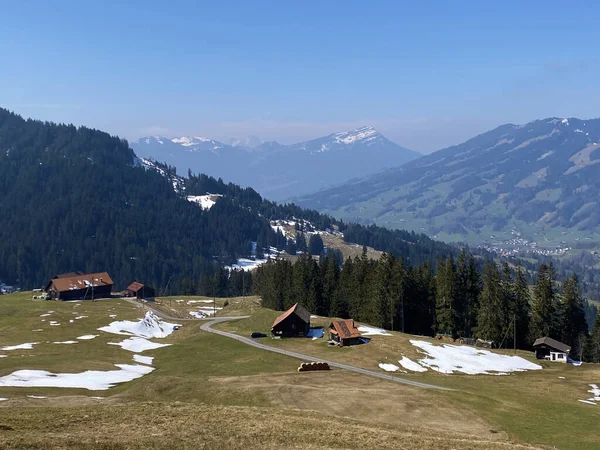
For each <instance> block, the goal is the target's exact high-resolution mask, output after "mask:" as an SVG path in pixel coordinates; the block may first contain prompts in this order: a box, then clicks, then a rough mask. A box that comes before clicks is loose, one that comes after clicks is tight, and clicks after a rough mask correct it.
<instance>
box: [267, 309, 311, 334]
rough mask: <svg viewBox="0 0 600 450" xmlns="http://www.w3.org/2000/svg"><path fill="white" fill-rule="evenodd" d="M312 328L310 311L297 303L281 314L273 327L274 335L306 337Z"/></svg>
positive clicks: (272, 332)
mask: <svg viewBox="0 0 600 450" xmlns="http://www.w3.org/2000/svg"><path fill="white" fill-rule="evenodd" d="M309 330H310V313H309V312H308V311H307V310H306V308H304V307H303V306H302V305H300V304H298V303H296V304H295V305H294V306H292V307H291V308H290V309H288V310H287V311H286V312H284V313H283V314H281V315H280V316H279V317H278V318H277V319H275V322H273V327H272V328H271V336H273V337H306V336H307V335H308V332H309Z"/></svg>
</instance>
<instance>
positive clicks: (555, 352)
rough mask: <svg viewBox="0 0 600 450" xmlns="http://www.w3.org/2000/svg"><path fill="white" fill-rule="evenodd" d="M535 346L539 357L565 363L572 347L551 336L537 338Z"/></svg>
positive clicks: (536, 355)
mask: <svg viewBox="0 0 600 450" xmlns="http://www.w3.org/2000/svg"><path fill="white" fill-rule="evenodd" d="M533 348H534V350H535V357H536V358H537V359H547V360H549V361H557V362H563V363H566V362H567V359H568V357H569V352H570V351H571V347H569V346H568V345H566V344H563V343H562V342H558V341H557V340H555V339H552V338H549V337H542V338H539V339H536V340H535V342H534V343H533Z"/></svg>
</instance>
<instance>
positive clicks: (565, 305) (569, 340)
mask: <svg viewBox="0 0 600 450" xmlns="http://www.w3.org/2000/svg"><path fill="white" fill-rule="evenodd" d="M561 297H562V298H561V300H562V302H561V310H562V311H561V313H562V314H561V315H562V321H561V325H562V334H561V340H562V342H564V343H565V344H567V345H569V346H570V347H571V352H570V354H571V356H572V357H573V358H581V353H582V350H583V348H582V347H583V343H584V338H585V334H586V332H587V324H586V322H585V311H584V308H583V298H582V297H581V293H580V291H579V280H578V279H577V275H575V274H573V275H572V276H571V277H569V279H567V280H566V281H565V282H564V283H563V292H562V296H561Z"/></svg>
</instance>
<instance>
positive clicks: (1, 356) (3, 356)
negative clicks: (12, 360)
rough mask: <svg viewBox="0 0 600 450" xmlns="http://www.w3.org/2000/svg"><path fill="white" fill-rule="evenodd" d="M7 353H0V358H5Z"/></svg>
mask: <svg viewBox="0 0 600 450" xmlns="http://www.w3.org/2000/svg"><path fill="white" fill-rule="evenodd" d="M7 356H8V355H0V358H6V357H7Z"/></svg>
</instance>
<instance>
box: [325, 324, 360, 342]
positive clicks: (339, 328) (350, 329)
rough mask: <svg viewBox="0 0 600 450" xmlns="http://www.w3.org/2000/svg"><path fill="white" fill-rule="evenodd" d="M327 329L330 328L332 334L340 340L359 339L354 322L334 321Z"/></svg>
mask: <svg viewBox="0 0 600 450" xmlns="http://www.w3.org/2000/svg"><path fill="white" fill-rule="evenodd" d="M329 328H332V330H331V331H332V332H334V333H337V335H338V336H339V337H340V338H341V339H352V338H357V337H360V332H359V331H358V328H356V325H354V320H352V319H346V320H336V321H334V322H331V325H329Z"/></svg>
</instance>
